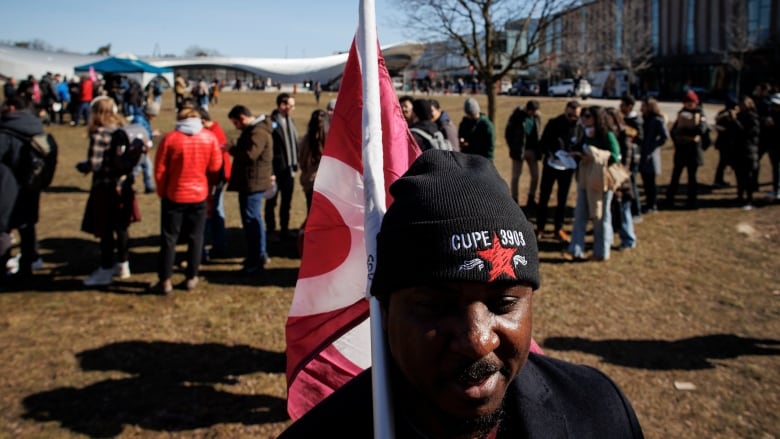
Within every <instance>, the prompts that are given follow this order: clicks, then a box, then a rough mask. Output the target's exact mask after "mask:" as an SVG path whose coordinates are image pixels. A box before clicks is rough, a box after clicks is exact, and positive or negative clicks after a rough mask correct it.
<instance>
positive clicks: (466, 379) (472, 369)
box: [456, 361, 503, 399]
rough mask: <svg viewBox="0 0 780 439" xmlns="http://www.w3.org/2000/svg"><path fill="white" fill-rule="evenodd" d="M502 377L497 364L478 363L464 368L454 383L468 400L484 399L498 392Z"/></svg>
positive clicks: (488, 362)
mask: <svg viewBox="0 0 780 439" xmlns="http://www.w3.org/2000/svg"><path fill="white" fill-rule="evenodd" d="M502 375H503V373H502V370H501V367H500V366H499V365H498V364H496V363H493V362H490V361H478V362H476V363H473V364H471V365H469V366H468V367H466V368H465V369H464V370H463V371H462V372H461V373H460V375H459V376H458V378H457V379H456V383H457V386H458V387H459V390H460V391H461V392H462V393H463V394H465V395H466V397H468V398H469V399H485V398H488V397H490V396H491V395H493V394H494V393H495V392H496V391H497V390H498V387H499V384H500V382H501V376H502Z"/></svg>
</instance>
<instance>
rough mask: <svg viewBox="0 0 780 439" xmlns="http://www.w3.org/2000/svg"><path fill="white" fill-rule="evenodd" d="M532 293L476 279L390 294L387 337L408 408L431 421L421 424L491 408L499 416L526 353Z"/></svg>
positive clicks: (446, 423) (475, 415) (475, 417)
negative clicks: (409, 396) (507, 392)
mask: <svg viewBox="0 0 780 439" xmlns="http://www.w3.org/2000/svg"><path fill="white" fill-rule="evenodd" d="M532 295H533V291H532V290H531V288H530V287H527V286H522V285H502V284H499V283H494V284H483V283H477V282H447V283H442V284H437V285H436V286H426V287H414V288H407V289H403V290H400V291H396V292H393V293H391V295H390V297H389V299H388V302H387V304H386V305H385V306H384V307H383V315H384V328H385V332H386V335H387V341H388V345H389V347H390V353H391V355H392V357H393V359H394V361H395V364H396V365H397V366H398V369H399V371H400V374H401V376H402V377H403V379H402V381H403V383H402V385H403V386H405V387H404V390H405V391H406V392H408V393H407V394H410V395H411V396H412V397H411V398H410V399H411V400H410V401H407V403H408V404H409V406H410V413H414V414H419V419H418V421H419V422H421V423H428V422H430V424H427V425H424V427H427V428H429V429H430V430H431V431H433V432H436V431H437V430H439V429H444V430H448V429H452V428H458V427H453V426H454V425H464V422H466V423H467V424H468V423H470V424H469V425H474V424H480V423H481V422H480V421H482V420H485V419H491V415H492V416H493V418H495V419H496V421H495V422H497V420H498V416H496V414H498V413H500V411H501V408H502V403H503V400H504V395H505V393H506V390H507V387H508V386H509V383H510V382H511V381H512V379H514V377H515V376H517V374H518V373H519V372H520V369H521V368H522V367H523V365H524V364H525V361H526V360H527V358H528V349H529V345H530V341H531V298H532ZM428 419H432V420H431V421H428ZM490 422H492V421H490Z"/></svg>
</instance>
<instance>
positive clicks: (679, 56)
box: [538, 0, 780, 99]
mask: <svg viewBox="0 0 780 439" xmlns="http://www.w3.org/2000/svg"><path fill="white" fill-rule="evenodd" d="M539 49H540V56H541V57H542V59H545V60H547V61H546V62H545V64H544V68H543V69H541V70H540V71H539V72H538V74H539V75H540V76H543V77H545V76H546V77H554V76H564V77H567V76H576V75H578V74H579V75H582V76H588V74H593V73H594V72H599V71H604V70H614V71H619V72H621V74H625V75H626V76H627V77H628V79H629V81H630V83H631V84H632V85H633V87H632V92H633V93H634V94H637V95H640V96H642V95H646V94H655V95H660V96H662V97H665V98H674V97H676V96H680V95H681V94H682V93H683V92H684V91H685V90H686V89H688V88H693V89H695V90H697V91H699V92H700V93H702V94H704V95H705V97H711V98H716V99H719V98H724V97H726V96H728V95H734V96H735V95H737V94H742V93H749V92H750V91H751V90H752V88H753V86H754V85H755V84H757V83H760V82H769V83H771V84H773V85H775V86H777V85H780V0H597V1H591V2H587V3H585V4H582V5H580V6H578V7H575V8H571V9H568V10H566V11H564V12H562V13H560V14H558V15H557V16H556V17H555V18H554V19H553V20H552V24H551V25H550V26H549V27H548V28H547V29H546V35H545V43H544V44H542V47H540V48H539Z"/></svg>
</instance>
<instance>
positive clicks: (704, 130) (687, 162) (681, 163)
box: [665, 90, 710, 209]
mask: <svg viewBox="0 0 780 439" xmlns="http://www.w3.org/2000/svg"><path fill="white" fill-rule="evenodd" d="M682 102H683V108H682V109H681V110H680V111H679V112H678V113H677V120H675V122H674V125H673V126H672V129H671V136H672V141H674V167H673V168H672V178H671V181H670V182H669V186H667V190H666V201H665V206H666V207H668V208H673V207H674V198H675V196H676V195H677V189H678V187H679V186H680V176H681V175H682V171H683V170H687V173H688V190H687V192H688V198H687V200H686V203H685V206H686V208H689V209H693V208H695V207H696V198H697V193H698V191H699V185H698V183H697V181H696V173H697V171H698V169H699V166H701V165H703V164H704V149H706V147H707V146H708V145H709V135H710V130H709V126H708V125H707V116H705V115H704V112H703V111H702V110H701V107H700V106H699V97H698V96H697V95H696V93H695V92H694V91H692V90H689V91H688V92H687V93H686V94H685V96H683V99H682Z"/></svg>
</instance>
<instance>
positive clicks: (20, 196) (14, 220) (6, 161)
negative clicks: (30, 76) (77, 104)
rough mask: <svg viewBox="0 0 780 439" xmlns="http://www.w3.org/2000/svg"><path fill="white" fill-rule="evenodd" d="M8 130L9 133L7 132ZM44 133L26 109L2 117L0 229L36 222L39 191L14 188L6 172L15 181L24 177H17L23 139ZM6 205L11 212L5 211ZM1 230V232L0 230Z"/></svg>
mask: <svg viewBox="0 0 780 439" xmlns="http://www.w3.org/2000/svg"><path fill="white" fill-rule="evenodd" d="M8 131H10V132H12V133H13V134H12V133H9V132H8ZM41 133H43V125H42V124H41V121H40V119H38V118H37V117H35V116H34V115H33V114H32V113H30V112H29V111H27V110H17V111H13V112H10V113H7V114H5V115H3V117H2V118H1V119H0V163H2V164H0V166H3V167H5V168H7V169H4V170H3V178H2V181H3V182H2V183H0V184H2V186H0V208H2V211H0V227H4V228H6V230H7V229H8V228H15V227H18V226H20V225H22V224H29V223H32V224H35V223H37V222H38V200H39V198H40V192H38V191H35V192H30V191H28V190H26V189H24V188H23V187H22V186H21V185H20V184H17V185H16V187H14V184H13V183H12V182H11V180H10V176H9V171H11V173H12V174H14V178H15V179H16V182H17V183H18V182H20V181H22V180H21V179H22V178H23V177H24V176H21V175H16V174H15V173H16V172H19V171H20V170H21V169H23V168H24V166H22V163H21V160H22V147H23V146H24V144H25V142H24V140H22V139H21V138H20V137H19V136H21V137H22V138H30V137H32V136H34V135H37V134H41ZM8 206H13V209H11V210H10V211H9V210H8ZM0 231H3V230H0Z"/></svg>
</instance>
